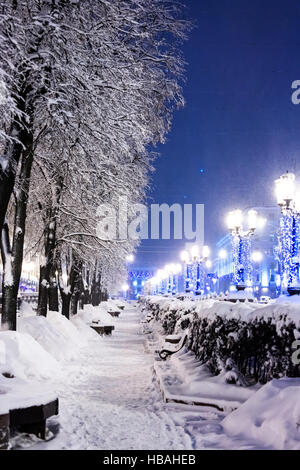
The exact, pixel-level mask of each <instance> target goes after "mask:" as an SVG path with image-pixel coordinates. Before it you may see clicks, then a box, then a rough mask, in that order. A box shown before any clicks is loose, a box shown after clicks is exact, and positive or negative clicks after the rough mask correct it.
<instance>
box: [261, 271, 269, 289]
mask: <svg viewBox="0 0 300 470" xmlns="http://www.w3.org/2000/svg"><path fill="white" fill-rule="evenodd" d="M261 285H262V287H269V275H268V272H267V271H263V272H262V275H261Z"/></svg>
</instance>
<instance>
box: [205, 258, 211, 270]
mask: <svg viewBox="0 0 300 470" xmlns="http://www.w3.org/2000/svg"><path fill="white" fill-rule="evenodd" d="M205 266H206V267H207V268H211V267H212V262H211V261H210V259H208V260H207V261H206V263H205Z"/></svg>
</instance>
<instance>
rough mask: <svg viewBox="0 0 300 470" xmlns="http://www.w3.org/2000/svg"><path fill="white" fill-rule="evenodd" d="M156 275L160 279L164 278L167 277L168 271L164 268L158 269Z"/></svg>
mask: <svg viewBox="0 0 300 470" xmlns="http://www.w3.org/2000/svg"><path fill="white" fill-rule="evenodd" d="M156 276H157V277H158V279H159V280H160V281H161V280H163V279H166V278H167V277H168V273H167V272H166V271H165V270H164V269H159V270H158V271H157V274H156Z"/></svg>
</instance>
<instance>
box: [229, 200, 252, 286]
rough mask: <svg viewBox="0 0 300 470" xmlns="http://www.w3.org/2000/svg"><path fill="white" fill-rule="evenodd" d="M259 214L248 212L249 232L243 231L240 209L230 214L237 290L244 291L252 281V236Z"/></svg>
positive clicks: (234, 279) (234, 277)
mask: <svg viewBox="0 0 300 470" xmlns="http://www.w3.org/2000/svg"><path fill="white" fill-rule="evenodd" d="M256 224H257V212H256V211H255V210H254V209H251V210H249V211H248V230H244V229H243V213H242V211H241V210H240V209H236V210H234V211H231V212H229V214H228V216H227V227H228V229H229V231H230V233H231V237H232V254H233V281H234V284H235V286H236V289H237V290H244V289H245V287H246V286H247V285H251V281H252V264H251V256H250V253H251V236H252V235H253V233H254V232H255V229H256Z"/></svg>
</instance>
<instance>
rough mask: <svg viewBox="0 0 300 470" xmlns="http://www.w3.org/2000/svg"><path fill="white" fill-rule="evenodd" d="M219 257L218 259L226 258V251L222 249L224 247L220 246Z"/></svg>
mask: <svg viewBox="0 0 300 470" xmlns="http://www.w3.org/2000/svg"><path fill="white" fill-rule="evenodd" d="M219 258H220V259H226V258H227V251H226V250H224V248H222V249H221V250H220V251H219Z"/></svg>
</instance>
